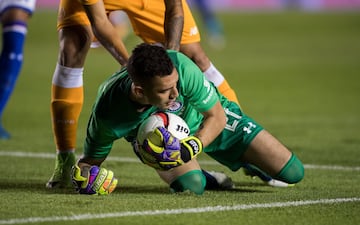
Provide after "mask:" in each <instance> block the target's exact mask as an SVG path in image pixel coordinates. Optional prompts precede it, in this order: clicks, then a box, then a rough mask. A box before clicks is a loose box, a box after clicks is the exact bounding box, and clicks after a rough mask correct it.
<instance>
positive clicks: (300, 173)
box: [274, 154, 304, 184]
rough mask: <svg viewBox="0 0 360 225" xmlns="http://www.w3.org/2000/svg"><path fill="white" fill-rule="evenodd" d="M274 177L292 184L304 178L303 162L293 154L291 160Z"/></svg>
mask: <svg viewBox="0 0 360 225" xmlns="http://www.w3.org/2000/svg"><path fill="white" fill-rule="evenodd" d="M274 178H275V179H278V180H281V181H284V182H287V183H290V184H295V183H298V182H300V181H301V180H302V179H303V178H304V166H303V164H302V162H301V161H300V160H299V159H298V158H297V157H296V156H295V155H294V154H292V156H291V158H290V159H289V161H288V162H287V163H286V165H285V166H284V167H283V168H282V169H281V171H280V172H279V173H278V174H277V175H276V176H275V177H274Z"/></svg>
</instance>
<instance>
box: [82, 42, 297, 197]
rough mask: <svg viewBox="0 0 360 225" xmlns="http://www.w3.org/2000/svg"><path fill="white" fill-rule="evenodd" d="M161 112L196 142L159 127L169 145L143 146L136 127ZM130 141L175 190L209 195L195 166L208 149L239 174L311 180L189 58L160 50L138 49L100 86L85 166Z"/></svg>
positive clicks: (289, 180)
mask: <svg viewBox="0 0 360 225" xmlns="http://www.w3.org/2000/svg"><path fill="white" fill-rule="evenodd" d="M158 110H163V111H168V112H171V113H175V114H177V115H179V116H181V117H182V118H183V119H184V120H185V121H186V122H187V123H188V125H189V128H190V130H191V132H190V133H191V136H190V137H189V138H187V139H185V141H184V140H177V139H176V138H175V137H172V136H171V134H170V133H169V132H167V130H166V129H161V128H160V129H156V130H155V132H154V133H155V134H156V135H158V136H159V137H161V138H162V140H163V142H164V146H163V147H159V146H157V145H156V143H153V142H152V140H150V139H147V140H145V141H144V143H136V141H135V137H136V134H137V128H138V127H139V125H140V124H141V123H142V121H144V120H145V119H146V118H147V117H148V116H150V115H151V114H152V113H154V112H156V111H158ZM123 137H125V138H126V140H128V141H129V142H131V143H135V144H133V146H134V148H135V151H136V152H137V153H138V156H140V159H142V161H143V162H145V163H148V164H149V161H148V160H149V157H144V154H143V153H144V151H145V152H146V154H150V155H152V156H153V158H154V159H156V161H157V162H158V164H157V165H155V166H153V167H154V168H156V169H157V172H158V174H159V176H160V177H161V178H162V179H163V180H164V181H165V182H166V183H168V184H169V185H170V188H171V190H173V191H175V192H182V191H185V190H190V191H192V192H194V193H196V194H202V193H203V192H204V189H205V186H206V183H207V182H210V181H211V180H210V179H206V172H205V174H204V172H203V171H202V170H201V168H200V166H199V164H198V163H197V161H196V155H197V154H199V153H200V152H201V151H203V152H205V153H206V154H208V155H209V156H211V157H212V158H213V159H215V160H216V161H218V162H220V163H221V164H223V165H225V166H227V167H228V168H230V169H231V170H233V171H237V170H239V169H240V168H241V167H247V168H248V167H249V165H251V166H253V167H255V168H257V169H258V170H259V171H261V172H262V173H263V174H265V175H267V176H269V177H272V178H275V179H276V180H279V181H282V182H286V183H289V184H295V183H297V182H299V181H300V180H302V178H303V176H304V168H303V164H302V163H301V161H300V160H299V159H298V158H297V157H296V155H295V154H294V153H292V152H290V151H289V150H288V149H287V148H286V147H285V146H284V145H283V144H281V143H280V142H279V141H278V140H277V139H276V138H275V137H273V136H272V135H271V134H270V133H269V132H267V131H266V130H264V129H263V128H262V127H261V126H260V125H259V124H257V123H256V122H255V121H254V120H252V119H251V118H249V117H248V116H247V115H245V114H244V113H243V112H242V111H241V109H240V107H239V106H238V105H237V104H235V103H234V102H232V101H229V100H227V98H225V97H224V96H223V95H221V94H220V93H219V92H218V90H217V89H216V88H215V87H214V85H213V84H212V83H210V82H209V81H207V80H206V78H204V76H203V75H202V73H201V71H200V69H199V68H198V67H197V66H196V65H195V64H194V63H193V62H192V61H191V60H190V59H189V58H187V57H186V56H185V55H183V54H182V53H179V52H176V51H173V50H167V51H166V50H165V49H164V48H163V47H160V46H156V45H150V44H145V43H143V44H140V45H138V46H137V47H136V48H135V49H134V50H133V52H132V56H131V57H130V59H129V63H128V66H127V68H124V69H122V70H121V71H119V72H118V73H115V74H114V75H113V76H111V77H110V78H109V79H108V80H107V81H105V82H104V83H103V84H102V85H101V86H100V88H99V92H98V96H97V99H96V102H95V104H94V106H93V110H92V113H91V116H90V119H89V122H88V128H87V136H86V140H85V145H84V154H83V157H82V158H81V159H80V160H79V162H78V166H79V167H80V168H82V167H84V166H91V165H97V166H100V164H101V163H102V162H103V161H104V160H105V158H106V157H107V156H108V154H109V153H110V150H111V148H112V145H113V142H114V141H115V140H117V139H119V138H123ZM144 149H145V150H144ZM174 151H175V152H174ZM176 151H178V152H177V153H179V154H175V153H176ZM160 153H161V154H160ZM178 155H180V156H179V157H177V156H178ZM150 158H151V157H150ZM164 165H165V166H164ZM172 167H173V168H172ZM169 168H171V169H169Z"/></svg>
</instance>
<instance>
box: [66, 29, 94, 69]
mask: <svg viewBox="0 0 360 225" xmlns="http://www.w3.org/2000/svg"><path fill="white" fill-rule="evenodd" d="M92 40H93V34H92V31H91V27H90V26H83V25H73V26H67V27H63V28H61V29H60V30H59V41H60V51H59V63H60V65H62V66H66V67H71V68H81V67H83V66H84V63H85V58H86V55H87V53H88V51H89V49H90V44H91V41H92Z"/></svg>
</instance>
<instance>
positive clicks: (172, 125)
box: [136, 112, 190, 146]
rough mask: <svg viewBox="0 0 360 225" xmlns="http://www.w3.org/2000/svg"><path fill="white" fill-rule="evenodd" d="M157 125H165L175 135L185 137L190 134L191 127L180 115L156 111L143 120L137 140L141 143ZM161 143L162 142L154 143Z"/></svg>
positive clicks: (179, 137)
mask: <svg viewBox="0 0 360 225" xmlns="http://www.w3.org/2000/svg"><path fill="white" fill-rule="evenodd" d="M157 127H165V128H166V129H167V130H168V131H169V132H170V133H171V134H172V135H173V136H174V137H176V138H178V139H180V140H181V139H184V138H186V137H188V136H189V134H190V128H189V126H188V125H187V123H186V122H185V121H184V120H183V119H182V118H181V117H180V116H178V115H176V114H173V113H169V112H156V113H154V114H152V115H151V116H149V117H148V118H147V119H145V120H144V122H142V124H141V125H140V127H139V130H138V133H137V137H136V139H137V141H138V143H139V144H140V145H141V144H143V143H144V140H145V139H146V138H149V135H150V134H151V133H152V132H153V131H154V130H155V128H157ZM154 144H159V145H158V146H161V143H154Z"/></svg>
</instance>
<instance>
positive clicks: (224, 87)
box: [180, 42, 239, 104]
mask: <svg viewBox="0 0 360 225" xmlns="http://www.w3.org/2000/svg"><path fill="white" fill-rule="evenodd" d="M180 51H181V52H183V53H184V54H185V55H187V56H188V57H189V58H191V59H192V60H193V61H194V62H195V63H196V64H197V65H198V66H199V68H200V69H201V71H203V73H204V75H205V76H206V78H207V79H208V80H210V81H211V82H213V83H214V84H215V86H216V87H217V88H218V89H219V91H220V93H221V94H223V95H224V96H225V97H227V98H228V99H229V100H230V101H233V102H236V103H238V104H239V100H238V99H237V96H236V93H235V91H234V89H232V88H231V86H230V85H229V83H228V82H227V81H226V79H225V77H224V76H223V75H222V74H221V73H220V71H219V70H217V69H216V67H215V66H214V65H213V64H212V63H211V61H210V59H209V58H208V56H207V55H206V53H205V52H204V50H203V48H202V47H201V45H200V42H194V43H190V44H182V45H181V47H180Z"/></svg>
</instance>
